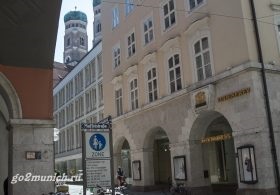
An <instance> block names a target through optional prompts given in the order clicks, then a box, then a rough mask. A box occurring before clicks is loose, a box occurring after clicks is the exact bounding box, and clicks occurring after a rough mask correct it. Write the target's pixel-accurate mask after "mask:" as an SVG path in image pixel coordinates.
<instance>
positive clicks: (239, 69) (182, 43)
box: [101, 0, 280, 194]
mask: <svg viewBox="0 0 280 195" xmlns="http://www.w3.org/2000/svg"><path fill="white" fill-rule="evenodd" d="M136 5H137V6H136ZM279 5H280V3H279V2H278V1H272V0H264V1H255V10H256V13H257V17H259V18H258V28H259V32H260V42H261V46H262V48H263V56H264V64H265V69H266V77H267V79H266V80H267V86H268V92H269V100H270V105H271V115H272V124H273V129H274V136H275V139H276V143H279V139H280V137H279V112H280V104H279V99H280V92H279V91H280V89H279V81H280V76H279V70H280V68H279V64H280V59H279V48H280V47H279V29H280V28H279V24H280V23H278V21H280V20H278V16H277V15H276V14H275V11H276V10H278V9H279V8H280V7H279ZM101 12H102V32H103V34H102V36H103V41H102V43H103V51H102V53H103V64H104V66H103V70H104V72H103V83H104V105H105V106H104V116H106V115H112V116H113V138H114V139H113V142H114V164H115V168H117V167H118V166H122V167H123V168H124V171H125V172H126V174H127V176H128V177H129V178H131V179H130V180H129V181H131V184H132V186H133V187H134V188H135V189H136V190H152V189H155V188H157V187H158V186H164V185H167V184H168V183H170V180H172V183H173V184H182V185H184V186H185V187H186V188H187V189H188V190H189V191H191V192H192V194H211V193H216V192H218V191H220V192H226V193H229V194H230V193H232V194H276V193H277V184H276V183H277V179H276V174H275V165H274V164H273V162H274V161H275V160H274V159H273V155H272V153H271V140H270V137H271V134H270V133H269V128H268V122H267V121H268V120H267V111H266V104H265V97H264V87H263V82H262V74H261V68H262V66H261V63H260V62H259V60H258V57H259V56H258V50H257V41H256V36H255V33H254V31H255V29H254V26H253V20H252V13H251V8H250V1H243V0H237V1H231V0H226V1H214V0H211V1H210V0H161V1H157V0H153V1H132V0H126V1H113V3H112V2H111V3H108V2H103V3H102V4H101ZM105 56H106V57H105ZM246 148H247V149H248V151H249V152H248V153H247V151H246ZM243 149H245V150H243ZM279 149H280V148H279V145H278V144H276V151H277V154H278V156H279ZM248 160H249V161H248Z"/></svg>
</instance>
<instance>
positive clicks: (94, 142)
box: [89, 133, 106, 151]
mask: <svg viewBox="0 0 280 195" xmlns="http://www.w3.org/2000/svg"><path fill="white" fill-rule="evenodd" d="M89 145H90V147H91V148H92V149H93V150H94V151H101V150H103V149H104V148H105V146H106V139H105V137H104V136H103V135H101V134H99V133H96V134H93V135H92V136H91V137H90V139H89Z"/></svg>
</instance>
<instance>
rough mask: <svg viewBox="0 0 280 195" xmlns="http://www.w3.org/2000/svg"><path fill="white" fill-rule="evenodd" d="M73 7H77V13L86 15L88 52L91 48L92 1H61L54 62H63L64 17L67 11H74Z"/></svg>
mask: <svg viewBox="0 0 280 195" xmlns="http://www.w3.org/2000/svg"><path fill="white" fill-rule="evenodd" d="M75 6H77V10H78V11H82V12H84V13H85V14H86V15H87V19H88V25H87V34H88V50H90V49H91V47H92V38H93V27H92V22H93V8H92V0H63V1H62V6H61V11H60V19H59V27H58V32H57V40H56V48H55V57H54V60H55V61H57V62H63V50H64V30H65V25H64V15H65V14H66V13H67V12H69V11H74V10H75Z"/></svg>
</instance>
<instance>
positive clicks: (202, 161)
mask: <svg viewBox="0 0 280 195" xmlns="http://www.w3.org/2000/svg"><path fill="white" fill-rule="evenodd" d="M232 131H233V130H232V127H231V125H230V122H229V120H228V119H227V118H226V116H225V115H223V114H221V113H220V112H217V111H204V112H201V113H200V114H199V115H198V116H197V117H196V119H195V120H194V122H193V124H192V127H191V130H190V134H189V140H188V144H189V165H190V166H189V172H190V173H189V174H188V175H189V176H190V183H191V185H192V186H193V187H202V186H204V187H205V188H204V189H207V187H208V190H212V189H213V190H214V185H215V188H216V186H217V185H216V183H217V184H219V185H220V183H221V179H220V178H224V179H225V182H224V183H226V182H227V181H232V185H231V186H230V188H228V189H227V190H229V192H230V190H233V191H234V190H236V187H237V176H236V174H237V173H236V162H235V152H234V148H235V147H234V140H233V137H232V136H231V137H230V138H229V139H227V138H226V139H222V140H219V141H215V140H212V141H209V142H206V144H205V143H204V142H202V139H204V138H206V137H207V138H209V137H214V136H216V135H224V134H227V133H230V134H231V133H232ZM221 151H223V152H221ZM213 159H214V160H213ZM217 159H220V161H219V163H220V164H222V165H221V167H222V168H223V170H222V169H221V167H219V166H220V164H219V165H218V163H217V162H218V160H217ZM221 159H223V160H222V161H223V162H227V164H226V165H225V163H223V162H221ZM225 159H226V160H225ZM228 159H230V160H228ZM211 163H212V164H211ZM215 163H216V164H215ZM214 165H215V166H214ZM213 167H216V168H217V169H216V170H218V171H219V170H222V171H220V172H219V174H220V175H221V177H219V178H218V177H216V175H218V174H216V175H215V174H213V173H214V171H212V170H214V169H213ZM225 167H230V169H225ZM222 176H224V177H222ZM217 178H218V179H217ZM228 183H229V182H228ZM213 184H214V185H213ZM231 187H232V188H231ZM204 193H206V192H204Z"/></svg>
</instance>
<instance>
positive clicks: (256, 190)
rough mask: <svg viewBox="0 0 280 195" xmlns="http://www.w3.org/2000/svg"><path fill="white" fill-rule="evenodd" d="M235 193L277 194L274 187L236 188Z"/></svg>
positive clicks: (240, 194) (241, 194)
mask: <svg viewBox="0 0 280 195" xmlns="http://www.w3.org/2000/svg"><path fill="white" fill-rule="evenodd" d="M236 195H278V190H277V189H276V188H271V189H238V190H237V191H236Z"/></svg>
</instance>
